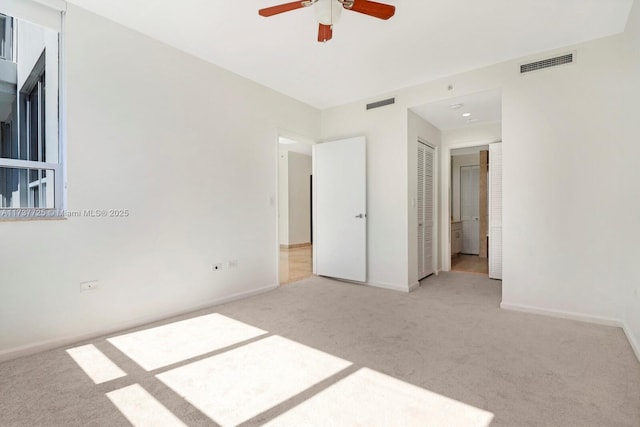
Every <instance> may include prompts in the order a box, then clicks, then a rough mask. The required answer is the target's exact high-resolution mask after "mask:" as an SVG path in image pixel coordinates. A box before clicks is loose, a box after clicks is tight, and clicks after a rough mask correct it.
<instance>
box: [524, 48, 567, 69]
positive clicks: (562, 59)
mask: <svg viewBox="0 0 640 427" xmlns="http://www.w3.org/2000/svg"><path fill="white" fill-rule="evenodd" d="M574 56H575V54H574V53H573V52H572V53H567V54H564V55H560V56H556V57H554V58H547V59H543V60H541V61H536V62H530V63H528V64H522V65H521V66H520V74H525V73H530V72H531V71H538V70H543V69H545V68H551V67H557V66H558V65H565V64H572V63H573V61H574Z"/></svg>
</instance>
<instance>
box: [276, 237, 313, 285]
mask: <svg viewBox="0 0 640 427" xmlns="http://www.w3.org/2000/svg"><path fill="white" fill-rule="evenodd" d="M312 254H313V247H312V246H303V247H301V248H288V249H287V248H280V284H281V285H285V284H287V283H293V282H297V281H298V280H302V279H306V278H307V277H311V276H312V275H313V273H312V271H313V267H312V261H311V259H312Z"/></svg>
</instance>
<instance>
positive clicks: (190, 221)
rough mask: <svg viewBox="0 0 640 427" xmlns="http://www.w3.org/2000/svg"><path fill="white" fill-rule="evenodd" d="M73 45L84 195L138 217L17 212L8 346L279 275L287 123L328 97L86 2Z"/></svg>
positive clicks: (10, 227) (53, 340)
mask: <svg viewBox="0 0 640 427" xmlns="http://www.w3.org/2000/svg"><path fill="white" fill-rule="evenodd" d="M66 48H67V49H66V50H67V61H66V68H67V84H68V87H67V107H68V121H67V126H68V141H67V153H68V154H67V166H68V200H69V209H129V211H130V216H129V217H128V218H108V219H97V218H88V217H85V218H71V219H68V220H64V221H62V220H60V221H32V222H9V223H3V224H2V227H1V228H2V242H3V244H2V245H1V246H0V271H2V272H3V274H2V286H0V357H8V356H10V355H16V354H18V353H17V352H19V351H21V350H28V349H29V348H31V349H34V348H42V346H45V347H46V346H47V345H49V346H51V345H56V344H59V343H61V342H63V341H65V340H73V339H75V338H77V337H78V336H81V335H83V334H95V333H98V332H100V331H105V330H110V329H117V328H121V327H123V326H125V325H130V324H135V323H141V322H145V321H148V320H151V319H156V318H163V317H166V316H167V315H170V314H171V313H176V312H182V311H185V310H189V309H191V308H194V307H198V306H202V305H206V304H208V303H212V302H216V301H220V300H224V299H226V298H230V297H234V296H240V295H247V294H250V293H252V292H257V291H260V290H264V289H268V288H270V287H273V286H276V285H277V283H276V268H277V236H276V223H277V218H276V207H275V206H274V203H273V202H274V201H275V195H276V191H277V173H276V169H277V147H276V146H277V142H276V141H277V138H278V129H279V128H285V129H290V130H291V131H292V132H296V133H297V134H301V135H308V136H309V138H312V139H315V138H317V137H318V136H319V135H320V131H319V127H320V113H319V111H318V110H316V109H314V108H311V107H309V106H307V105H304V104H302V103H300V102H297V101H294V100H292V99H291V98H288V97H285V96H283V95H281V94H278V93H276V92H274V91H272V90H270V89H267V88H265V87H262V86H259V85H257V84H255V83H252V82H249V81H248V80H245V79H243V78H241V77H239V76H236V75H234V74H231V73H229V72H227V71H224V70H222V69H220V68H218V67H215V66H213V65H211V64H208V63H205V62H203V61H201V60H198V59H196V58H194V57H191V56H189V55H186V54H184V53H181V52H179V51H177V50H174V49H172V48H170V47H167V46H166V45H163V44H161V43H159V42H156V41H153V40H151V39H149V38H146V37H144V36H142V35H140V34H138V33H136V32H134V31H130V30H127V29H125V28H124V27H121V26H119V25H117V24H115V23H112V22H110V21H107V20H105V19H103V18H100V17H98V16H95V15H93V14H90V13H88V12H86V11H84V10H82V9H80V8H78V7H75V6H73V5H69V10H68V14H67V44H66ZM236 259H237V260H238V261H239V263H238V268H237V269H235V270H223V271H219V272H215V273H214V272H211V269H210V265H211V264H212V263H216V262H224V261H227V260H236ZM87 280H99V283H100V287H99V289H97V290H95V291H91V292H85V293H82V294H81V293H80V292H79V283H80V282H82V281H87Z"/></svg>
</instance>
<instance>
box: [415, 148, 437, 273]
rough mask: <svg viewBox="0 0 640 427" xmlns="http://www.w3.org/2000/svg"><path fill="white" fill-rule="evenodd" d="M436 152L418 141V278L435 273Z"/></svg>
mask: <svg viewBox="0 0 640 427" xmlns="http://www.w3.org/2000/svg"><path fill="white" fill-rule="evenodd" d="M434 154H435V150H434V149H433V147H431V146H429V145H428V144H426V143H424V142H422V141H420V140H419V141H418V197H417V210H418V280H422V279H424V278H425V277H427V276H429V275H430V274H433V273H434V268H433V252H434V251H433V236H434V221H433V217H434V206H435V199H434V194H435V192H434V188H433V187H434V179H433V178H434V169H435V168H434V157H435V156H434Z"/></svg>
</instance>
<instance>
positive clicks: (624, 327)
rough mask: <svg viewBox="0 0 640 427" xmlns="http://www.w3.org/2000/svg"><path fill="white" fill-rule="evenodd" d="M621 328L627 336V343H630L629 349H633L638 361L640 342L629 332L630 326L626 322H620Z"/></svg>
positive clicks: (639, 357)
mask: <svg viewBox="0 0 640 427" xmlns="http://www.w3.org/2000/svg"><path fill="white" fill-rule="evenodd" d="M622 330H623V331H624V334H625V335H626V336H627V339H628V340H629V344H630V345H631V349H632V350H633V352H634V353H635V355H636V357H637V358H638V362H640V343H639V342H638V341H636V338H635V337H634V336H633V334H632V333H631V328H630V327H629V325H627V322H624V323H623V324H622Z"/></svg>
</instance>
